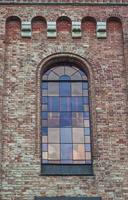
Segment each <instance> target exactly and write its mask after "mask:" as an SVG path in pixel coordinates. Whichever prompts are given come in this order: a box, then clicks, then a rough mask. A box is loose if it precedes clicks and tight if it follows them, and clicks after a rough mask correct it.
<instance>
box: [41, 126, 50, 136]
mask: <svg viewBox="0 0 128 200" xmlns="http://www.w3.org/2000/svg"><path fill="white" fill-rule="evenodd" d="M41 132H42V135H45V136H47V135H48V128H47V127H45V128H42V129H41Z"/></svg>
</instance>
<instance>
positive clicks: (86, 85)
mask: <svg viewBox="0 0 128 200" xmlns="http://www.w3.org/2000/svg"><path fill="white" fill-rule="evenodd" d="M83 89H84V90H87V89H88V82H83Z"/></svg>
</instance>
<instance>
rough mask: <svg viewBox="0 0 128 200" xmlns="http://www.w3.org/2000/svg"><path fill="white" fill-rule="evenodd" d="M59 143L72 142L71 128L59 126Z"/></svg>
mask: <svg viewBox="0 0 128 200" xmlns="http://www.w3.org/2000/svg"><path fill="white" fill-rule="evenodd" d="M60 131H61V143H72V129H71V128H61V129H60Z"/></svg>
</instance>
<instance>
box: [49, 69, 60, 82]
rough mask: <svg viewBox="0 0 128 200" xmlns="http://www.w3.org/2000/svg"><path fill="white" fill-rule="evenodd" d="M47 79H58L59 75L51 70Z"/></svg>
mask: <svg viewBox="0 0 128 200" xmlns="http://www.w3.org/2000/svg"><path fill="white" fill-rule="evenodd" d="M48 80H59V76H58V75H57V74H55V73H54V72H52V71H51V72H50V74H49V76H48Z"/></svg>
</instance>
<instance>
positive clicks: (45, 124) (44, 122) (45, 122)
mask: <svg viewBox="0 0 128 200" xmlns="http://www.w3.org/2000/svg"><path fill="white" fill-rule="evenodd" d="M47 126H48V121H47V120H45V119H44V120H42V127H47Z"/></svg>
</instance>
